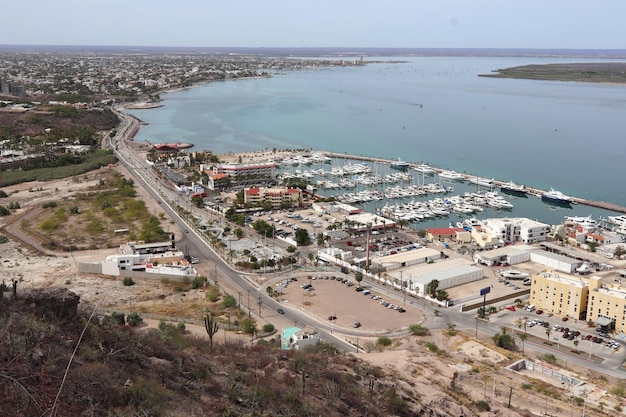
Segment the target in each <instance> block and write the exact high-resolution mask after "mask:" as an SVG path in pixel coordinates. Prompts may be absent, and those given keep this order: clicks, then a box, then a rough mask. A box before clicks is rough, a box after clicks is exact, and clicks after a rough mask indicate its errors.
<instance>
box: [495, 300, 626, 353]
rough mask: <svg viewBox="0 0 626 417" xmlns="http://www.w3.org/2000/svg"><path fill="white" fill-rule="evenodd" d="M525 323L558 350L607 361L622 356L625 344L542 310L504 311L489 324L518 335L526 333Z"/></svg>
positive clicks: (613, 336)
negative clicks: (599, 357) (609, 358)
mask: <svg viewBox="0 0 626 417" xmlns="http://www.w3.org/2000/svg"><path fill="white" fill-rule="evenodd" d="M524 320H525V321H526V329H525V331H526V332H527V333H528V334H529V335H531V336H534V337H536V338H537V339H539V340H544V341H547V340H548V339H549V341H550V343H552V344H553V345H556V346H557V347H562V346H566V347H568V348H571V350H576V351H580V352H582V353H588V354H589V355H596V356H603V357H608V356H611V355H614V354H617V353H619V354H622V353H623V351H624V349H623V341H622V339H621V338H620V337H617V336H616V335H613V334H611V333H608V334H607V333H605V332H604V331H603V330H602V329H600V328H596V327H589V326H588V325H587V323H586V322H585V321H580V320H573V319H569V318H567V317H556V316H552V315H550V314H549V313H545V312H543V311H541V310H533V311H527V310H525V309H522V308H516V309H515V311H511V310H509V309H504V310H502V311H501V312H499V313H497V314H495V315H493V316H492V317H490V322H492V323H497V324H499V325H502V326H507V327H510V328H512V329H514V330H515V331H516V332H517V331H522V332H523V331H524V326H523V325H521V327H520V324H521V323H523V322H524Z"/></svg>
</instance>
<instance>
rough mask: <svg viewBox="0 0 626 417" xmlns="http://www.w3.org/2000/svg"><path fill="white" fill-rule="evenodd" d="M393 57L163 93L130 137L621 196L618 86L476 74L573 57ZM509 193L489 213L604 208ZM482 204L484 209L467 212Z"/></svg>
mask: <svg viewBox="0 0 626 417" xmlns="http://www.w3.org/2000/svg"><path fill="white" fill-rule="evenodd" d="M383 59H385V60H387V61H390V60H391V59H392V58H381V60H383ZM395 59H396V60H400V59H401V60H404V61H407V62H406V63H391V62H385V63H375V64H368V65H366V66H363V67H348V68H330V69H324V70H318V71H303V72H293V73H286V74H279V75H275V76H274V77H273V78H269V79H265V78H263V79H250V80H236V81H227V82H215V83H210V84H206V85H203V86H199V87H196V88H192V89H188V90H183V91H178V92H174V93H169V94H164V95H163V96H162V97H163V98H164V102H163V104H164V105H165V106H164V107H161V108H157V109H150V110H133V111H131V112H130V113H131V114H133V115H135V116H136V117H138V118H139V119H141V120H143V121H145V122H147V123H148V124H149V125H148V126H147V127H145V128H143V129H141V130H140V132H139V133H138V135H137V136H136V138H135V140H137V141H145V140H148V141H150V142H151V143H158V142H171V141H182V142H190V143H193V144H195V149H209V150H211V151H213V152H214V153H218V154H219V153H226V152H241V151H249V150H259V149H265V148H267V149H273V148H277V149H287V148H290V149H296V148H313V149H315V150H328V151H333V152H340V153H348V154H356V155H366V156H378V157H384V158H389V159H396V158H398V157H400V158H402V159H403V160H406V161H410V162H419V161H424V162H428V163H429V164H432V165H435V166H438V167H442V168H450V169H454V170H457V171H461V172H467V173H471V174H474V175H479V176H484V177H489V178H491V177H495V178H496V179H500V180H504V181H509V180H513V181H515V182H516V183H521V184H526V185H529V186H533V187H537V188H541V189H549V188H550V187H553V188H555V189H557V190H560V191H562V192H563V193H565V194H569V195H573V196H577V197H581V198H587V199H593V200H603V201H610V202H613V203H616V204H620V205H622V206H626V193H625V192H624V190H625V187H624V186H623V183H624V179H625V178H626V163H625V162H624V161H625V160H626V141H625V140H624V138H625V135H626V87H623V86H614V85H597V84H587V83H566V82H549V81H532V80H514V79H495V78H487V77H478V74H487V73H489V72H491V71H493V70H497V69H499V68H506V67H511V66H516V65H525V64H543V63H562V62H582V61H584V60H583V59H567V60H565V59H537V58H500V57H498V58H467V57H458V58H457V57H423V58H422V57H420V58H408V59H407V58H395ZM597 61H598V60H597V59H596V60H594V62H597ZM415 175H416V179H417V174H415ZM471 190H475V186H474V188H472V187H471V186H470V185H469V184H467V185H463V184H456V185H455V194H456V193H462V192H463V191H471ZM507 198H512V197H508V196H507ZM511 201H512V202H513V204H514V205H515V208H514V209H513V210H512V211H509V212H505V213H504V214H500V215H499V216H504V215H508V216H509V217H512V216H525V217H530V218H536V219H538V220H541V221H545V222H548V223H553V224H554V223H560V222H562V220H563V216H565V215H567V216H574V215H589V214H592V215H593V216H594V217H596V218H597V217H599V216H601V215H604V216H606V215H607V214H612V213H610V212H606V211H603V210H598V209H592V208H590V207H585V206H580V205H577V206H574V207H573V208H572V209H562V208H554V207H551V206H547V205H545V204H543V203H541V202H540V201H539V200H538V199H537V198H536V197H532V196H531V197H528V198H512V199H511ZM383 204H384V203H381V202H376V203H368V205H367V206H366V208H367V209H372V207H373V206H374V205H378V206H382V205H383ZM496 214H497V213H496ZM493 215H494V213H493V212H491V213H489V212H488V211H487V210H486V211H485V212H483V213H481V214H480V215H479V216H477V217H487V216H493ZM454 220H455V219H445V218H444V219H442V220H439V221H436V222H434V221H430V222H428V223H426V224H425V225H432V224H441V223H445V224H447V223H448V222H449V221H454ZM423 225H424V224H422V225H421V226H420V227H422V226H423Z"/></svg>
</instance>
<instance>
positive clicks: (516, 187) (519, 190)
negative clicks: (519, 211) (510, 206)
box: [500, 181, 528, 196]
mask: <svg viewBox="0 0 626 417" xmlns="http://www.w3.org/2000/svg"><path fill="white" fill-rule="evenodd" d="M500 191H502V192H503V193H507V194H514V195H524V196H525V195H526V193H528V190H527V189H526V186H524V185H520V184H515V183H514V182H513V181H509V182H507V183H504V184H502V185H500Z"/></svg>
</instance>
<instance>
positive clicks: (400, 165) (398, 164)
mask: <svg viewBox="0 0 626 417" xmlns="http://www.w3.org/2000/svg"><path fill="white" fill-rule="evenodd" d="M391 168H393V169H399V170H400V171H406V170H407V169H408V168H409V163H408V162H406V161H403V160H402V159H400V158H398V159H397V160H396V161H393V162H391Z"/></svg>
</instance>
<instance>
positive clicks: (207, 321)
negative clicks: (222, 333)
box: [204, 312, 220, 347]
mask: <svg viewBox="0 0 626 417" xmlns="http://www.w3.org/2000/svg"><path fill="white" fill-rule="evenodd" d="M204 328H205V329H206V332H207V334H208V335H209V342H210V343H211V347H213V336H214V335H215V333H217V331H218V330H219V328H220V326H219V324H217V323H216V322H215V321H213V312H211V313H209V314H207V315H206V317H205V318H204Z"/></svg>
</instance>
